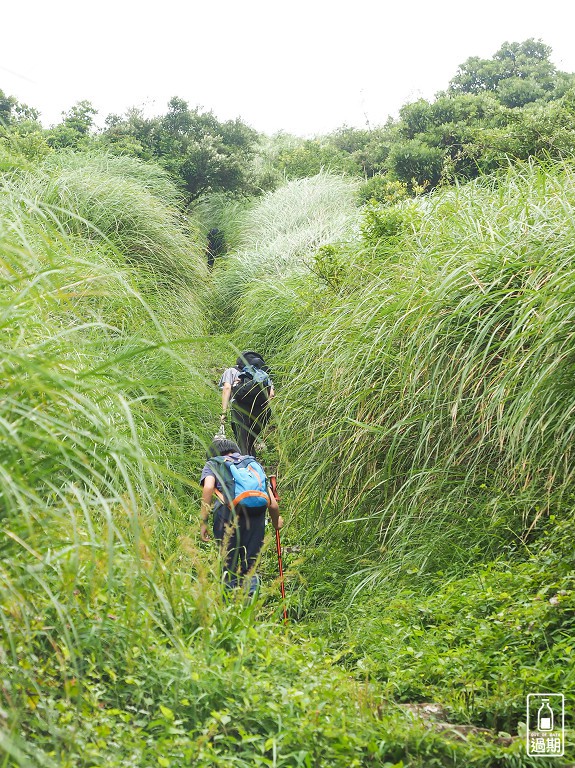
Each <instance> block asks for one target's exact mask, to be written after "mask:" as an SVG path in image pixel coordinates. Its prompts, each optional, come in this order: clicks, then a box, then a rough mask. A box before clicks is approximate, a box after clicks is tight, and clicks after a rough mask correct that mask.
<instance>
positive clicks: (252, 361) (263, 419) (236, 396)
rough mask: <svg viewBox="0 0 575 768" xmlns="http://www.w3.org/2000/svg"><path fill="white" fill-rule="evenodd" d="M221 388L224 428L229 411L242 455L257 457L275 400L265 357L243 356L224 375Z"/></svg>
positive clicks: (247, 352) (221, 379) (243, 354)
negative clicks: (271, 403) (263, 430)
mask: <svg viewBox="0 0 575 768" xmlns="http://www.w3.org/2000/svg"><path fill="white" fill-rule="evenodd" d="M219 386H220V389H221V390H222V415H221V417H220V421H221V424H222V426H223V425H224V424H225V420H226V413H227V410H228V407H229V408H230V411H231V421H232V430H233V432H234V436H235V438H236V440H237V442H238V445H239V447H240V451H241V452H242V454H244V455H249V456H255V455H256V453H255V450H256V449H255V446H256V440H257V438H258V436H259V434H260V432H261V431H262V429H263V428H264V427H265V426H266V424H267V423H268V421H269V419H270V414H271V410H270V400H271V399H272V398H273V396H274V385H273V382H272V380H271V378H270V376H269V372H268V368H267V366H266V364H265V362H264V360H263V358H262V356H261V355H260V354H258V353H257V352H254V351H253V350H247V351H245V352H242V353H241V355H239V357H238V359H237V360H236V364H235V366H233V367H231V368H226V370H225V371H224V372H223V374H222V376H221V378H220V383H219Z"/></svg>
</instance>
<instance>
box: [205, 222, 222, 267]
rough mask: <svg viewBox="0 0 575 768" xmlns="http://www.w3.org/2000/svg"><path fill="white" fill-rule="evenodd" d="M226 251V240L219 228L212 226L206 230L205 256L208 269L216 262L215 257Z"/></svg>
mask: <svg viewBox="0 0 575 768" xmlns="http://www.w3.org/2000/svg"><path fill="white" fill-rule="evenodd" d="M225 251H226V241H225V238H224V233H223V232H222V231H221V229H218V228H217V227H213V229H210V231H209V232H208V244H207V247H206V257H207V260H208V269H212V267H213V266H214V264H215V262H216V257H217V256H221V255H222V254H223V253H225Z"/></svg>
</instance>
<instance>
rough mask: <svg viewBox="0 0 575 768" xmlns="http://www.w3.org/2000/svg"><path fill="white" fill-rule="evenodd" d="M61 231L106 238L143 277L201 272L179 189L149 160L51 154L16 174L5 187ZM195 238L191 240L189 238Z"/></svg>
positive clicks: (170, 281) (192, 276)
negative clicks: (180, 210)
mask: <svg viewBox="0 0 575 768" xmlns="http://www.w3.org/2000/svg"><path fill="white" fill-rule="evenodd" d="M11 191H13V194H14V195H15V196H16V198H17V199H21V200H23V201H25V202H26V203H27V205H28V206H29V209H30V211H31V212H32V213H33V214H34V215H35V217H38V218H39V219H41V220H43V221H45V222H47V223H48V224H50V222H51V223H53V224H56V225H57V226H58V228H60V230H61V231H62V232H63V233H64V234H71V235H74V234H78V235H81V236H82V237H84V238H89V239H90V240H92V241H94V242H104V243H106V244H108V245H110V246H111V247H112V249H113V250H114V251H115V253H116V254H118V255H121V258H122V259H123V260H124V261H125V262H126V263H127V264H128V265H132V266H136V267H138V269H139V270H140V273H143V272H144V271H145V272H146V273H147V274H148V277H152V276H153V277H154V278H155V280H156V281H157V280H161V281H162V282H163V284H164V285H171V286H172V287H174V288H176V287H178V286H179V284H181V283H184V284H187V285H190V284H194V283H197V282H198V281H203V280H204V279H205V275H206V267H205V263H204V259H203V258H202V257H201V249H200V247H199V239H200V238H199V235H198V234H197V233H196V232H194V231H186V229H185V227H184V220H183V218H182V216H181V214H180V213H179V211H178V208H177V204H178V203H179V201H180V197H179V194H178V192H177V190H176V189H175V187H174V185H173V183H172V182H171V181H170V180H169V178H168V177H167V175H166V174H165V173H164V172H163V171H162V170H161V169H159V168H158V167H157V166H154V165H153V164H148V163H144V162H141V161H138V160H136V159H134V158H128V157H114V156H109V155H106V154H96V153H94V154H75V153H54V154H52V155H49V156H48V157H47V158H45V159H44V161H43V162H42V163H41V164H40V165H39V166H38V167H36V168H34V169H33V170H31V171H29V172H24V173H22V172H19V173H17V174H15V175H14V180H13V183H12V184H10V183H6V184H5V194H6V195H9V194H10V192H11ZM194 241H195V242H194Z"/></svg>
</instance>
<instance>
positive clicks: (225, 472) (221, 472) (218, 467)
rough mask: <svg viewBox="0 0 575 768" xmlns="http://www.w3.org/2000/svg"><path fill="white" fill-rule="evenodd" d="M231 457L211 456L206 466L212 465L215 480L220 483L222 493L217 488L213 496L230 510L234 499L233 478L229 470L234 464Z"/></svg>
mask: <svg viewBox="0 0 575 768" xmlns="http://www.w3.org/2000/svg"><path fill="white" fill-rule="evenodd" d="M235 463H236V462H235V460H234V459H232V457H231V456H213V457H212V458H211V459H210V460H209V461H208V464H211V465H212V469H213V470H214V474H215V475H216V478H217V479H218V480H219V481H220V483H221V485H222V487H223V489H224V491H223V493H222V491H220V490H219V489H218V488H215V489H214V496H216V498H217V499H218V500H219V501H221V502H222V504H224V505H225V506H226V507H228V508H231V506H232V503H233V498H234V478H233V475H232V472H231V469H230V464H235Z"/></svg>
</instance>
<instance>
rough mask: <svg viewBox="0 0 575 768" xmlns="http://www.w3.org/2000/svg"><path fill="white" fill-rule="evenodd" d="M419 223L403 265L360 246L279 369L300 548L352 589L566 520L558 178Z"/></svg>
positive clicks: (567, 364)
mask: <svg viewBox="0 0 575 768" xmlns="http://www.w3.org/2000/svg"><path fill="white" fill-rule="evenodd" d="M422 211H423V212H422V215H421V217H420V223H419V224H418V225H417V226H414V228H413V229H412V230H411V235H410V236H409V237H407V238H403V241H402V245H401V249H400V250H399V251H398V250H394V249H393V247H391V248H390V247H389V243H382V242H380V243H374V242H371V243H370V242H367V243H365V242H364V243H358V254H359V253H361V258H359V257H358V261H357V263H356V264H353V263H352V264H351V265H350V275H349V280H348V284H347V286H344V288H343V290H341V291H340V292H339V293H338V294H337V295H335V296H334V297H333V299H332V301H331V302H328V301H327V298H326V297H325V296H324V298H323V301H322V305H321V306H319V307H318V308H317V310H316V311H315V312H313V314H312V315H311V317H310V318H309V319H308V321H307V322H304V323H303V324H302V326H301V328H300V329H299V330H298V332H297V333H295V335H294V336H293V338H292V340H291V343H290V344H289V346H288V347H287V349H286V350H284V352H283V353H280V354H279V356H278V361H277V363H278V364H281V369H282V370H283V371H284V374H285V378H286V382H287V384H286V386H285V388H284V391H283V394H282V392H281V391H280V392H278V399H277V401H276V402H277V405H276V411H277V412H278V417H279V421H280V428H281V437H280V444H281V445H282V448H283V457H284V462H285V463H284V466H289V480H290V485H291V488H292V491H293V493H294V494H295V506H296V508H297V509H298V516H299V518H300V520H301V521H302V526H301V531H302V535H303V536H306V535H311V534H312V532H313V531H315V532H316V534H317V541H318V542H320V541H322V542H324V544H325V549H323V548H322V549H321V551H322V557H325V556H329V548H330V546H336V547H337V546H338V543H339V545H340V546H344V547H345V548H346V549H347V552H348V556H349V557H350V558H352V557H355V558H356V561H355V566H354V569H355V570H356V572H359V571H361V570H362V569H363V570H364V577H365V578H366V579H372V578H373V579H378V578H380V577H382V576H383V575H385V574H389V573H390V572H398V571H400V570H401V569H402V568H408V569H419V570H426V569H431V568H440V567H445V566H447V565H449V564H454V563H460V564H461V563H466V562H469V560H472V559H474V558H480V557H487V556H491V555H493V554H494V553H496V552H497V551H500V550H501V547H502V546H503V545H504V544H505V543H506V542H507V543H509V542H513V543H514V544H515V543H517V542H519V540H520V539H521V538H523V537H524V536H525V535H526V533H527V532H529V531H531V530H532V529H534V528H536V526H537V523H538V521H539V520H540V519H541V518H542V517H543V516H547V515H548V514H550V513H554V514H570V510H571V507H572V483H573V461H572V444H573V414H574V412H575V397H574V395H573V387H572V386H571V382H572V381H573V377H574V375H575V368H574V366H575V362H574V361H575V357H574V353H575V346H574V344H575V337H574V332H573V316H574V313H575V295H574V293H573V284H574V277H575V246H574V243H575V225H574V221H575V217H574V213H575V175H574V173H573V170H572V168H569V167H567V168H560V169H553V168H550V169H544V168H537V167H531V166H526V167H523V168H519V169H518V170H513V171H510V172H509V174H508V176H507V177H506V178H503V179H501V180H499V181H491V182H483V183H474V184H471V185H468V186H465V187H461V188H455V189H452V190H449V191H447V192H442V193H438V194H436V195H434V196H432V197H430V198H429V199H428V200H427V201H426V203H425V205H424V207H423V209H422ZM366 246H367V247H371V248H372V251H373V253H372V256H371V258H370V260H369V263H368V264H367V265H366V264H365V263H364V262H365V258H366ZM269 318H270V319H269V321H268V322H269V323H270V325H274V324H275V317H274V310H273V309H272V308H270V309H269ZM265 322H266V321H265V318H260V325H261V324H264V325H265ZM262 332H263V331H262ZM366 557H367V559H366Z"/></svg>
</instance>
